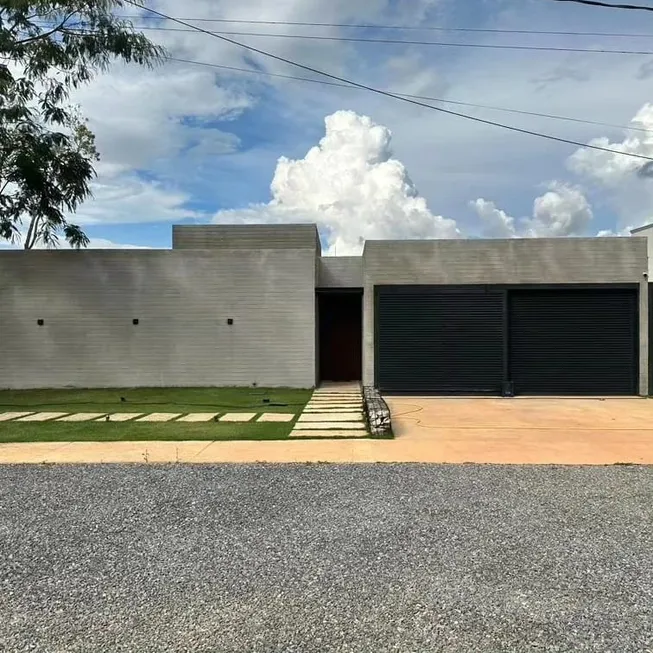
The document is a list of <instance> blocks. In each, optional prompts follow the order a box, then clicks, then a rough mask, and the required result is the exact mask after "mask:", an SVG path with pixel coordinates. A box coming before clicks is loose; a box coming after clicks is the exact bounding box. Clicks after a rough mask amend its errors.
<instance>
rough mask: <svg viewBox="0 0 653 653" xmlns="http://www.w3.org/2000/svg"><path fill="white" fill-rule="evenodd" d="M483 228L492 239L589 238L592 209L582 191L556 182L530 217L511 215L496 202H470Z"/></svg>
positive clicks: (541, 197)
mask: <svg viewBox="0 0 653 653" xmlns="http://www.w3.org/2000/svg"><path fill="white" fill-rule="evenodd" d="M470 205H471V207H472V208H473V209H474V211H475V212H476V214H477V215H478V217H479V218H480V219H481V223H482V225H483V234H484V235H485V236H487V237H490V238H514V237H526V238H557V237H564V236H583V235H587V233H588V230H589V227H590V224H591V221H592V218H593V213H592V207H591V206H590V204H589V202H588V201H587V198H586V197H585V195H584V194H583V192H582V191H581V189H580V188H577V187H575V186H570V185H568V184H565V183H562V182H559V181H554V182H551V183H550V184H549V189H548V191H547V192H546V193H545V194H544V195H541V196H540V197H537V198H536V199H535V201H534V202H533V215H532V217H529V218H521V219H519V220H515V218H513V217H511V216H509V215H508V214H506V213H505V211H502V210H500V209H498V208H497V207H496V205H495V204H494V202H490V201H487V200H485V199H482V198H479V199H477V200H475V201H473V202H471V203H470Z"/></svg>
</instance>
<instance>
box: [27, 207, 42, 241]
mask: <svg viewBox="0 0 653 653" xmlns="http://www.w3.org/2000/svg"><path fill="white" fill-rule="evenodd" d="M40 220H41V218H40V216H38V215H35V216H34V217H33V218H32V219H31V220H30V223H29V229H28V230H27V236H25V249H32V247H34V243H35V241H36V230H37V226H38V223H39V222H40Z"/></svg>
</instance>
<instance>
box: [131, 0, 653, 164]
mask: <svg viewBox="0 0 653 653" xmlns="http://www.w3.org/2000/svg"><path fill="white" fill-rule="evenodd" d="M125 2H126V3H127V4H130V5H133V6H135V7H139V6H140V5H138V3H137V2H135V0H125ZM141 8H142V9H144V10H145V11H148V12H150V13H152V14H154V15H157V16H160V17H161V18H167V19H168V20H171V21H173V22H175V23H178V24H180V25H184V26H186V27H191V28H193V29H196V30H197V31H201V32H205V33H206V34H208V35H211V36H214V37H215V38H217V39H220V40H221V41H224V42H225V43H231V44H232V45H235V46H237V47H239V48H243V49H245V50H249V51H250V52H255V53H256V54H260V55H262V56H264V57H268V58H270V59H274V60H275V61H281V62H282V63H286V64H288V65H290V66H294V67H295V68H301V69H302V70H306V71H308V72H311V73H314V74H316V75H322V76H323V77H327V78H329V79H333V80H334V81H337V82H342V83H344V84H350V85H351V86H356V87H358V88H361V89H364V90H366V91H369V92H370V93H375V94H376V95H382V96H384V97H389V98H393V99H395V100H399V101H400V102H406V103H408V104H414V105H415V106H419V107H424V108H426V109H431V110H432V111H437V112H439V113H444V114H447V115H450V116H457V117H458V118H464V119H466V120H471V121H473V122H478V123H480V124H484V125H492V126H493V127H500V128H501V129H506V130H508V131H513V132H517V133H520V134H528V135H530V136H537V137H539V138H546V139H547V140H551V141H556V142H558V143H566V144H567V145H575V146H576V147H586V148H588V149H592V150H598V151H601V152H609V153H610V154H623V155H624V156H630V157H633V158H636V159H642V160H645V161H653V158H652V157H648V156H644V155H643V154H635V153H633V152H622V151H620V150H613V149H611V148H608V147H601V146H600V145H591V144H587V143H582V142H580V141H574V140H571V139H567V138H561V137H559V136H552V135H550V134H543V133H541V132H536V131H532V130H529V129H521V128H520V127H513V126H512V125H505V124H503V123H499V122H494V121H493V120H486V119H484V118H477V117H476V116H470V115H468V114H465V113H459V112H457V111H451V110H450V109H443V108H442V107H435V106H433V105H430V104H426V103H424V102H421V101H419V100H414V99H411V98H404V97H401V96H400V95H395V94H394V93H389V92H388V91H383V90H381V89H378V88H375V87H373V86H368V85H367V84H361V83H360V82H355V81H352V80H349V79H347V78H345V77H339V76H338V75H332V74H331V73H327V72H325V71H323V70H319V69H317V68H313V67H311V66H307V65H305V64H302V63H299V62H297V61H293V60H292V59H286V58H285V57H281V56H279V55H276V54H273V53H271V52H266V51H265V50H261V49H259V48H255V47H253V46H251V45H246V44H245V43H240V42H239V41H235V40H234V39H230V38H228V37H226V36H222V35H220V34H215V33H213V32H211V31H209V30H205V29H204V28H202V27H198V26H197V25H192V24H190V23H186V22H184V21H182V20H180V19H178V18H173V17H172V16H168V15H167V14H163V13H161V12H159V11H157V10H156V9H151V8H150V7H141Z"/></svg>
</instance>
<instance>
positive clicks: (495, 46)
mask: <svg viewBox="0 0 653 653" xmlns="http://www.w3.org/2000/svg"><path fill="white" fill-rule="evenodd" d="M134 29H137V30H146V31H147V30H151V31H155V32H194V31H196V30H195V29H181V28H179V27H155V26H151V25H134ZM202 31H204V30H202ZM209 33H210V34H212V35H221V36H248V37H250V36H254V37H263V38H275V39H303V40H309V41H335V42H350V43H376V44H377V45H378V44H386V45H430V46H436V47H443V48H480V49H486V50H522V51H523V50H531V51H535V52H583V53H588V54H632V55H639V56H647V57H649V56H651V55H653V50H606V49H604V48H571V47H555V46H546V45H511V44H505V43H446V42H441V41H409V40H406V39H377V38H366V37H362V36H360V37H359V36H324V35H319V34H276V33H273V32H231V31H230V32H225V31H211V32H209Z"/></svg>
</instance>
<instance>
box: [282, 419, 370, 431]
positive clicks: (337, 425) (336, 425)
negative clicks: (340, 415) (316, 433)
mask: <svg viewBox="0 0 653 653" xmlns="http://www.w3.org/2000/svg"><path fill="white" fill-rule="evenodd" d="M295 429H296V430H302V431H310V430H311V429H315V430H324V429H336V430H337V429H344V430H349V429H365V424H364V423H363V422H362V421H361V422H333V421H331V422H330V421H327V420H322V421H321V422H317V421H316V422H297V424H295Z"/></svg>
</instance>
